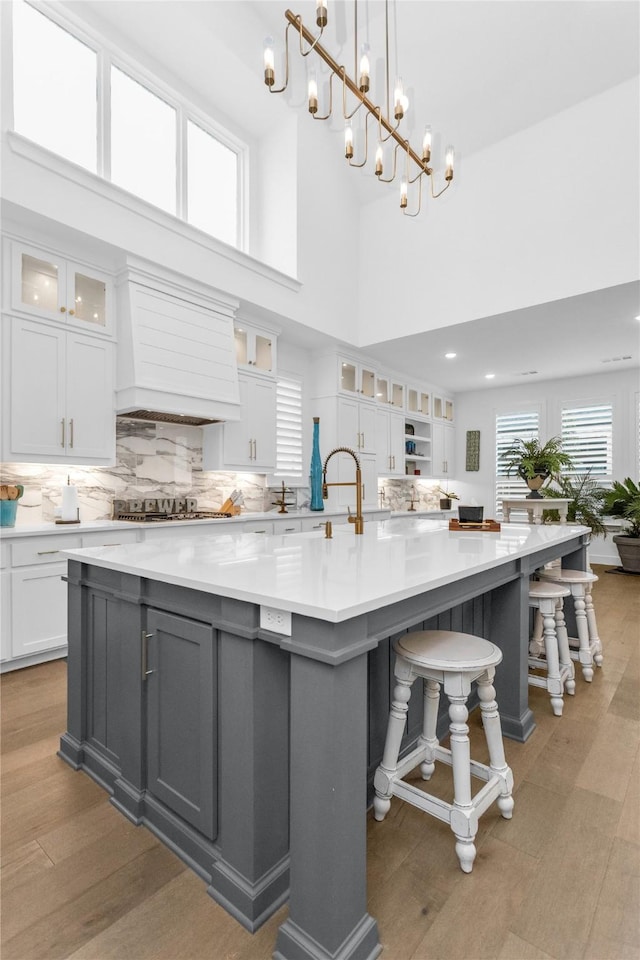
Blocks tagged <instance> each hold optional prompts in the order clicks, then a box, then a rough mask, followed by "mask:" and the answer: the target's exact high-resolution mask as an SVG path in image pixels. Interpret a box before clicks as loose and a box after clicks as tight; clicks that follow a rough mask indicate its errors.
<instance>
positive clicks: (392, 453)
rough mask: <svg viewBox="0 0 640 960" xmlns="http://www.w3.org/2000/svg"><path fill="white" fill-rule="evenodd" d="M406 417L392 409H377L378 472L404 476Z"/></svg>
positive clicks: (384, 474) (392, 475)
mask: <svg viewBox="0 0 640 960" xmlns="http://www.w3.org/2000/svg"><path fill="white" fill-rule="evenodd" d="M404 424H405V421H404V417H403V416H402V414H397V413H395V412H393V411H391V410H376V458H377V469H378V474H380V475H382V476H387V477H402V476H404V473H405V457H404V450H405V446H404Z"/></svg>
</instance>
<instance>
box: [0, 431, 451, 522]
mask: <svg viewBox="0 0 640 960" xmlns="http://www.w3.org/2000/svg"><path fill="white" fill-rule="evenodd" d="M1 469H2V480H3V482H4V483H21V484H23V485H24V496H23V497H22V499H21V500H20V504H19V509H18V515H17V519H16V526H25V525H28V524H31V523H41V522H50V521H53V520H54V519H55V517H56V513H55V511H56V508H58V507H60V504H61V501H62V487H63V486H64V485H65V484H66V483H67V477H69V481H70V483H71V484H73V485H74V486H75V487H77V489H78V502H79V505H80V519H81V520H84V521H88V520H108V519H110V518H111V515H112V503H113V500H114V499H116V498H118V499H123V500H128V499H137V498H144V497H149V496H153V495H156V494H158V495H160V496H164V497H195V498H196V500H197V501H198V506H199V507H200V508H201V509H203V510H217V509H219V507H220V506H221V504H222V503H224V501H225V500H226V499H227V497H228V496H229V494H230V493H231V491H232V490H240V491H241V492H242V494H243V496H244V507H243V512H244V513H262V512H264V511H266V510H272V509H275V508H274V506H273V501H274V500H276V499H277V496H278V495H279V493H280V488H279V487H268V486H267V484H266V479H267V478H266V477H265V476H263V475H260V474H249V473H223V472H214V471H205V470H203V469H202V428H201V427H184V426H178V425H175V424H164V423H147V422H144V421H141V420H126V419H124V420H123V419H119V420H118V421H117V424H116V464H115V466H113V467H80V466H71V467H68V466H63V465H56V464H36V463H5V464H2V468H1ZM436 486H437V485H436V484H435V483H434V482H431V483H430V482H429V481H427V480H420V481H415V482H413V481H410V480H408V479H407V480H406V481H405V480H402V479H398V480H381V481H380V482H379V485H378V500H379V503H378V505H379V506H382V507H385V508H388V509H390V510H406V509H407V508H408V505H409V499H410V497H411V496H412V495H413V497H414V499H417V502H416V503H415V507H416V509H417V510H425V509H438V506H439V495H438V494H437V492H436ZM287 499H288V500H292V501H294V502H293V503H292V505H291V506H290V507H289V510H295V509H303V508H305V507H307V506H308V503H309V489H308V487H300V488H296V489H294V490H291V491H290V492H288V493H287Z"/></svg>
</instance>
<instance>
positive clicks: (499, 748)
mask: <svg viewBox="0 0 640 960" xmlns="http://www.w3.org/2000/svg"><path fill="white" fill-rule="evenodd" d="M478 697H479V698H480V710H481V713H482V726H483V727H484V735H485V737H486V740H487V747H488V748H489V766H490V767H491V769H492V770H493V772H494V773H496V774H497V775H498V776H499V777H500V779H501V780H502V793H501V794H500V796H499V797H498V800H497V803H498V808H499V810H500V813H501V814H502V816H503V817H504V818H505V820H510V819H511V816H512V814H513V797H512V796H511V794H512V791H513V774H512V772H511V768H510V767H509V766H507V761H506V758H505V755H504V742H503V740H502V726H501V724H500V714H499V712H498V704H497V703H496V690H495V687H494V686H493V673H492V672H491V673H490V672H489V671H487V673H485V674H484V675H483V676H482V677H479V678H478Z"/></svg>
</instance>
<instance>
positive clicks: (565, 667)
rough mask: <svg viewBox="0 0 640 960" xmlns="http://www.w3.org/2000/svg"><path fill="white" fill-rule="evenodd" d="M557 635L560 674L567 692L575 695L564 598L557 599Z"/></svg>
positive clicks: (573, 670)
mask: <svg viewBox="0 0 640 960" xmlns="http://www.w3.org/2000/svg"><path fill="white" fill-rule="evenodd" d="M556 636H557V637H558V655H559V658H560V676H561V677H562V678H563V680H564V688H565V690H566V692H567V693H568V694H570V695H571V696H573V694H574V693H575V692H576V681H575V675H576V672H575V669H574V666H573V660H572V659H571V650H570V649H569V636H568V634H567V624H566V623H565V619H564V604H563V602H562V598H560V600H558V601H556Z"/></svg>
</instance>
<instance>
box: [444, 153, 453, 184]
mask: <svg viewBox="0 0 640 960" xmlns="http://www.w3.org/2000/svg"><path fill="white" fill-rule="evenodd" d="M454 160H455V151H454V149H453V147H447V149H446V150H445V154H444V166H445V171H444V178H445V180H453V163H454Z"/></svg>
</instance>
